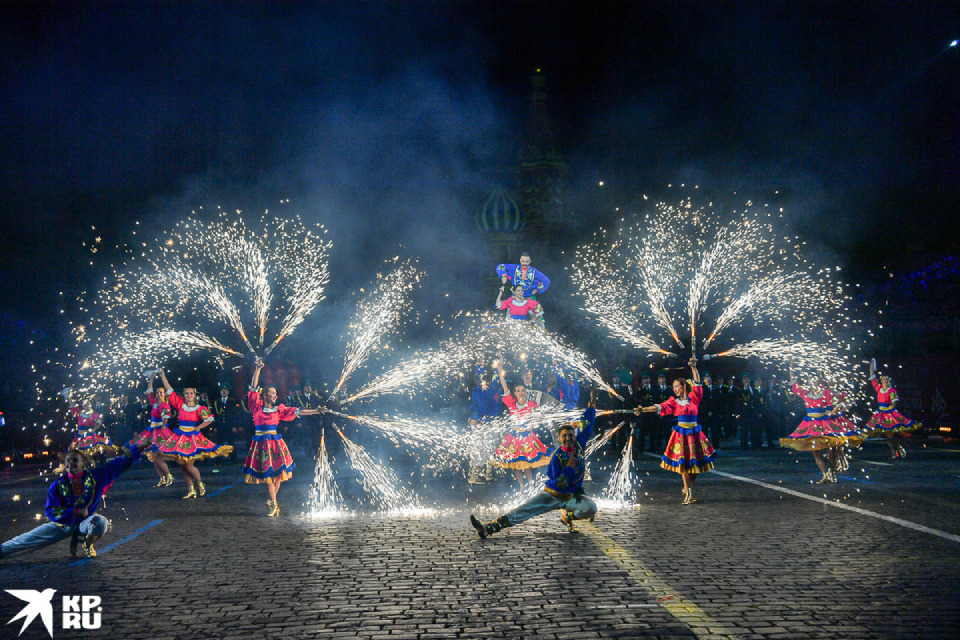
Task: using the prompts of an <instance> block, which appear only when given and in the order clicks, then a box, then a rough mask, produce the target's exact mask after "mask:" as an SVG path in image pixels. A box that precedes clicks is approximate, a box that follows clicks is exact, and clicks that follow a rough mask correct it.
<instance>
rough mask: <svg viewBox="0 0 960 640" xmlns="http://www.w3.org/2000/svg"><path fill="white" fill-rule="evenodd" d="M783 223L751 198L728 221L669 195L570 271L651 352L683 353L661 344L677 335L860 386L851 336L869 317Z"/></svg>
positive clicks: (608, 318)
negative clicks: (852, 305)
mask: <svg viewBox="0 0 960 640" xmlns="http://www.w3.org/2000/svg"><path fill="white" fill-rule="evenodd" d="M774 223H775V216H774V214H772V213H771V212H770V211H769V210H767V209H765V208H757V207H754V206H753V205H752V204H751V203H748V204H747V207H746V209H745V210H744V211H742V212H734V214H733V216H732V220H730V221H728V222H724V220H722V219H721V217H720V215H719V214H717V213H715V212H714V211H712V210H709V209H699V208H696V207H694V206H693V205H692V204H691V202H690V201H689V200H688V201H684V202H681V203H680V205H678V206H670V205H667V204H663V203H661V204H659V205H657V207H656V210H655V211H654V212H652V213H650V214H647V215H646V216H644V217H643V218H642V219H638V220H636V221H635V222H633V223H630V224H626V225H625V226H624V227H623V228H622V229H621V230H620V231H619V233H616V234H614V233H608V232H606V231H601V232H598V233H597V234H596V237H595V241H594V242H592V243H590V244H586V245H583V246H581V247H580V248H579V249H577V251H576V260H575V264H574V265H573V266H571V267H569V270H570V271H571V276H572V278H573V281H574V283H575V284H576V285H577V286H578V287H579V290H580V294H581V295H582V296H583V298H584V299H585V300H586V304H585V305H584V307H583V310H584V311H587V312H588V313H590V314H592V315H593V316H594V317H595V318H596V319H597V322H598V324H600V325H601V326H603V327H604V328H605V329H607V330H608V331H609V332H610V333H611V334H612V335H614V336H615V337H617V338H619V339H621V340H623V341H624V342H625V343H627V344H629V345H631V346H633V347H635V348H637V349H641V350H644V351H647V352H648V353H649V354H651V355H661V356H668V357H671V356H675V357H680V355H681V354H680V353H678V352H675V351H668V350H667V349H665V348H663V347H662V346H661V345H662V344H663V342H664V341H671V342H672V343H673V344H674V345H675V346H676V347H677V348H679V349H682V350H684V351H687V353H689V354H691V355H696V356H697V357H701V358H705V359H709V358H712V357H721V356H724V357H739V358H756V359H757V360H759V361H761V362H765V363H778V364H781V365H782V364H786V362H787V361H789V360H793V361H794V365H795V367H796V368H797V369H798V371H801V372H804V373H805V374H806V375H811V376H812V375H816V376H830V377H831V378H833V384H835V385H836V386H843V387H845V388H848V389H849V388H852V387H853V381H852V379H851V377H852V371H853V368H854V367H853V366H852V365H851V363H850V358H851V356H852V355H853V352H854V346H853V344H852V341H851V338H849V337H845V336H849V335H851V334H853V333H854V332H853V331H852V329H853V328H854V326H855V325H857V324H858V323H859V321H858V320H856V319H854V318H852V317H851V316H850V315H849V313H848V311H847V306H848V304H849V302H850V300H851V298H850V296H849V295H848V294H847V293H846V289H845V287H844V286H843V285H842V284H840V283H838V282H836V281H835V280H834V278H833V275H834V271H835V270H833V269H830V268H823V269H817V268H815V267H813V266H811V264H810V263H809V262H808V261H807V260H806V259H804V258H803V256H802V253H801V243H799V242H797V241H796V240H791V239H789V238H780V237H777V235H776V233H775V231H774ZM681 317H685V320H686V326H685V331H684V333H681V328H683V327H681V325H680V318H681ZM698 336H703V337H705V339H702V338H701V340H702V345H698V339H697V338H698ZM715 343H717V344H720V345H721V346H720V347H719V348H717V347H715V352H714V353H708V352H706V350H707V348H708V347H710V346H711V345H713V344H715ZM688 344H689V350H688V349H687V346H686V345H688ZM684 357H686V356H684Z"/></svg>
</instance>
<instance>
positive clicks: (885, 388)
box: [866, 359, 923, 460]
mask: <svg viewBox="0 0 960 640" xmlns="http://www.w3.org/2000/svg"><path fill="white" fill-rule="evenodd" d="M870 382H872V383H873V388H874V389H875V390H876V391H877V404H879V405H880V410H879V411H877V412H876V413H875V414H873V415H872V416H871V417H870V419H869V420H868V421H867V436H866V437H868V438H869V437H870V436H883V437H884V438H886V439H887V446H888V447H890V453H891V456H890V457H891V459H892V460H896V459H898V458H901V459H902V458H906V457H907V450H906V449H904V448H903V444H902V443H901V441H900V434H901V433H906V432H908V431H916V430H917V429H919V428H920V427H921V426H923V425H922V424H921V423H919V422H916V421H914V420H911V419H910V418H908V417H907V416H905V415H903V414H902V413H900V412H899V411H897V403H898V402H900V397H899V396H898V395H897V390H896V389H894V387H893V380H892V379H891V378H890V376H880V382H877V361H876V360H875V359H871V360H870Z"/></svg>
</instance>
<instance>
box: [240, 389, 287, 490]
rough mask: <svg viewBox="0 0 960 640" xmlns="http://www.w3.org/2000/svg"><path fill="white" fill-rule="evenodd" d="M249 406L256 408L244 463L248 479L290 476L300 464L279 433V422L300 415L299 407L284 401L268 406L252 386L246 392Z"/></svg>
mask: <svg viewBox="0 0 960 640" xmlns="http://www.w3.org/2000/svg"><path fill="white" fill-rule="evenodd" d="M247 406H248V407H250V410H251V411H252V412H253V425H254V426H253V428H254V433H253V440H252V441H251V442H250V451H249V452H247V460H246V462H244V463H243V473H244V474H245V475H246V478H245V481H246V482H248V483H250V484H260V483H263V482H271V481H272V482H283V481H284V480H289V479H290V478H292V477H293V470H294V468H295V467H296V466H297V465H296V464H295V463H294V462H293V456H291V455H290V450H289V449H288V448H287V443H286V442H284V441H283V436H282V435H280V434H279V433H277V425H279V424H280V421H281V420H283V421H286V422H289V421H290V420H295V419H296V418H298V417H299V416H300V410H299V409H296V408H294V407H288V406H286V405H282V404H278V405H276V406H273V407H271V408H269V409H267V408H265V407H264V406H263V399H262V398H261V397H260V394H259V393H258V392H257V391H256V390H255V389H252V388H251V389H250V391H249V393H247Z"/></svg>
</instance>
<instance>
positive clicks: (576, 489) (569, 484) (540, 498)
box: [470, 406, 597, 538]
mask: <svg viewBox="0 0 960 640" xmlns="http://www.w3.org/2000/svg"><path fill="white" fill-rule="evenodd" d="M596 416H597V410H596V409H595V408H594V407H593V406H590V407H588V408H587V410H586V411H584V412H583V416H582V417H581V418H580V420H579V422H578V423H571V422H568V423H565V424H563V425H562V426H561V427H560V428H559V429H558V430H557V439H558V440H559V441H560V448H559V449H557V450H556V451H554V453H553V456H551V457H550V466H549V467H547V483H546V485H545V486H544V487H543V491H541V492H540V493H538V494H537V495H536V496H534V498H533V499H532V500H530V501H529V502H527V503H526V504H523V505H521V506H519V507H517V508H516V509H514V510H513V511H511V512H510V513H507V514H506V515H502V516H500V517H499V518H497V519H496V520H493V521H492V522H486V523H484V522H480V520H478V519H477V517H476V516H475V515H471V516H470V524H472V525H473V526H474V528H475V529H476V530H477V533H479V534H480V537H481V538H486V537H487V536H488V535H490V534H492V533H496V532H497V531H500V530H501V529H504V528H506V527H512V526H514V525H518V524H520V523H521V522H524V521H526V520H529V519H530V518H532V517H534V516H537V515H540V514H541V513H546V512H548V511H553V510H554V509H560V522H562V523H563V524H565V525H567V528H568V529H569V530H570V531H573V530H574V528H573V521H574V520H590V521H591V522H592V521H593V517H594V516H595V515H597V505H596V504H595V503H594V502H593V500H591V499H590V498H588V497H587V496H586V495H585V494H584V491H583V474H584V470H585V465H584V459H583V456H584V449H585V448H586V446H587V441H589V440H590V438H591V437H592V436H593V422H594V419H595V418H596ZM578 430H579V433H578Z"/></svg>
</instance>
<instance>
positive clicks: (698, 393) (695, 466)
mask: <svg viewBox="0 0 960 640" xmlns="http://www.w3.org/2000/svg"><path fill="white" fill-rule="evenodd" d="M689 364H690V371H691V372H692V376H693V382H691V381H689V380H685V379H683V378H677V379H676V380H674V381H673V395H672V396H670V397H669V398H667V399H666V400H665V401H663V402H662V403H660V404H654V405H652V406H649V407H638V409H637V414H638V415H639V413H640V412H641V411H642V412H645V413H658V414H660V415H661V416H673V417H674V418H675V420H676V424H674V425H673V433H672V434H671V436H670V440H669V442H667V450H666V451H664V452H663V455H662V456H661V457H660V466H661V467H662V468H664V469H666V470H667V471H673V472H675V473H679V474H680V476H681V477H682V478H683V504H693V503H694V502H696V500H694V499H693V483H694V481H695V480H696V479H697V476H698V475H700V474H702V473H707V472H708V471H710V470H712V469H713V459H714V456H715V452H714V450H713V446H711V445H710V441H709V440H707V437H706V436H705V435H704V434H703V429H702V428H701V427H700V424H699V423H698V422H697V410H698V409H699V407H700V401H701V400H702V399H703V389H702V387H701V386H700V373H699V372H698V371H697V359H696V358H690V363H689Z"/></svg>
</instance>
